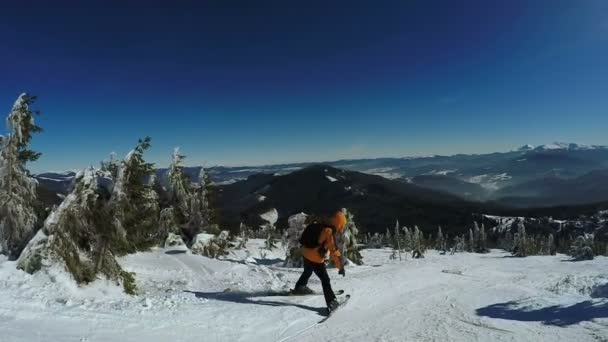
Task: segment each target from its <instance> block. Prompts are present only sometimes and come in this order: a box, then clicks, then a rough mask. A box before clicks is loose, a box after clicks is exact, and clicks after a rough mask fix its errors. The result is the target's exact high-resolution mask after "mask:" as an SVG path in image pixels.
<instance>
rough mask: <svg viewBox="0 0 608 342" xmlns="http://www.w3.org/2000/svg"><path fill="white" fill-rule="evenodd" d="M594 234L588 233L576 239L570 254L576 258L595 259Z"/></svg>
mask: <svg viewBox="0 0 608 342" xmlns="http://www.w3.org/2000/svg"><path fill="white" fill-rule="evenodd" d="M593 243H594V235H593V234H586V235H581V236H579V237H577V238H576V240H574V243H573V244H572V246H571V247H570V255H571V256H572V259H574V260H579V261H580V260H593V258H594V257H595V254H594V253H593Z"/></svg>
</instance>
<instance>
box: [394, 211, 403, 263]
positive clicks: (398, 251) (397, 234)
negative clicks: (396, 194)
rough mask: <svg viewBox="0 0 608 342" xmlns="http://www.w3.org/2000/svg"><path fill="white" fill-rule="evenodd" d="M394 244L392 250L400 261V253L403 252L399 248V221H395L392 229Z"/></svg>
mask: <svg viewBox="0 0 608 342" xmlns="http://www.w3.org/2000/svg"><path fill="white" fill-rule="evenodd" d="M394 232H395V233H394V238H393V240H394V244H393V250H396V251H397V254H398V255H399V260H400V261H401V260H402V258H401V252H402V251H403V249H402V248H401V234H399V220H397V221H396V222H395V228H394Z"/></svg>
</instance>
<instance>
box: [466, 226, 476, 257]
mask: <svg viewBox="0 0 608 342" xmlns="http://www.w3.org/2000/svg"><path fill="white" fill-rule="evenodd" d="M467 249H468V251H469V252H470V253H473V252H475V235H473V230H472V229H469V243H468V245H467Z"/></svg>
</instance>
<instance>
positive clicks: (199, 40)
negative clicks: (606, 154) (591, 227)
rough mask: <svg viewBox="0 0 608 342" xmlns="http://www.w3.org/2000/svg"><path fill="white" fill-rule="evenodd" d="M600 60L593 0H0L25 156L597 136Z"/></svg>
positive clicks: (219, 156) (330, 149) (281, 158)
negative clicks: (30, 131) (31, 130)
mask: <svg viewBox="0 0 608 342" xmlns="http://www.w3.org/2000/svg"><path fill="white" fill-rule="evenodd" d="M178 3H179V5H178ZM607 60H608V2H606V1H602V0H589V1H561V0H546V1H540V0H538V1H495V2H494V1H331V2H327V1H204V2H203V1H179V2H169V1H103V2H101V1H81V2H76V1H52V2H51V1H44V2H43V1H40V2H35V1H12V2H7V3H2V4H1V5H0V108H4V112H6V113H8V111H9V110H10V108H11V105H12V103H13V102H14V100H15V98H16V97H17V96H18V94H19V93H21V92H23V91H27V92H30V93H32V94H35V95H38V96H39V101H38V106H37V108H38V109H40V110H41V112H42V116H40V117H39V120H38V121H39V124H40V125H41V126H42V127H43V128H44V129H45V132H44V133H42V134H40V135H38V136H36V137H35V138H34V148H35V149H37V150H39V151H41V152H43V157H42V158H41V160H40V161H38V162H37V163H35V164H33V165H31V168H32V169H33V170H34V171H41V170H65V169H77V168H82V167H86V166H88V165H97V164H98V162H99V160H101V159H104V158H106V157H107V155H108V154H109V153H110V152H112V151H115V152H117V153H119V154H121V155H122V154H125V153H126V152H128V151H129V150H130V149H131V148H132V146H133V145H134V144H135V143H136V141H137V139H138V138H140V137H144V136H146V135H149V136H151V137H152V139H153V141H152V142H153V148H152V150H151V151H150V153H149V155H148V159H149V160H151V161H153V162H156V163H158V165H159V166H165V165H166V164H167V163H168V161H169V157H170V154H171V151H172V149H173V147H174V146H180V147H181V149H182V151H183V152H184V153H185V154H186V155H188V157H189V158H188V164H191V165H195V164H196V165H200V164H204V165H208V166H210V165H216V164H224V165H245V164H249V165H254V164H265V163H276V162H293V161H320V160H333V159H341V158H358V157H381V156H409V155H419V154H453V153H482V152H493V151H501V150H509V149H512V148H515V147H517V146H519V145H523V144H526V143H531V144H541V143H548V142H552V141H574V142H579V143H588V144H608V139H607V138H606V127H608V63H607V62H606V61H607Z"/></svg>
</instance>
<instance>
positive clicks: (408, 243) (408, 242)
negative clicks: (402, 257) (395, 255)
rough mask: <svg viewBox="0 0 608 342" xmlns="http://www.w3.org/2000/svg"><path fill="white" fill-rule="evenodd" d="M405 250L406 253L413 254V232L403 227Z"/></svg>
mask: <svg viewBox="0 0 608 342" xmlns="http://www.w3.org/2000/svg"><path fill="white" fill-rule="evenodd" d="M403 249H404V251H406V252H411V251H412V249H413V242H412V232H411V231H410V229H409V228H408V227H403Z"/></svg>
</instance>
